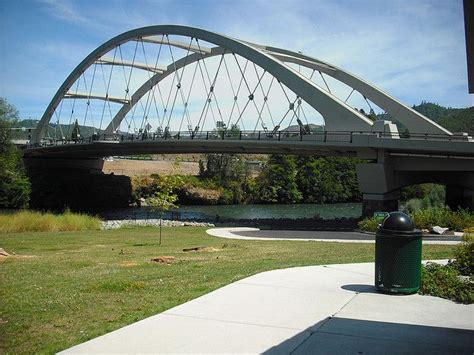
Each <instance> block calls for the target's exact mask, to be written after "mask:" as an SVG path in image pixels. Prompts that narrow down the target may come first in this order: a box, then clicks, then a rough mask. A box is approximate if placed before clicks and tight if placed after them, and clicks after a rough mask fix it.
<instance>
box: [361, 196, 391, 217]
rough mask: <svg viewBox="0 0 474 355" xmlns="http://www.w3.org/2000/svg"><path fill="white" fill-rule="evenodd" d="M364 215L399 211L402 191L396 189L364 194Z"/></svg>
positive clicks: (370, 215)
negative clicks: (383, 192)
mask: <svg viewBox="0 0 474 355" xmlns="http://www.w3.org/2000/svg"><path fill="white" fill-rule="evenodd" d="M362 198H363V200H362V216H364V217H372V216H373V215H374V212H393V211H398V199H399V198H400V192H399V191H394V192H389V193H386V194H363V195H362Z"/></svg>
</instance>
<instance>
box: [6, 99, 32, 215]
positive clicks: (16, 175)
mask: <svg viewBox="0 0 474 355" xmlns="http://www.w3.org/2000/svg"><path fill="white" fill-rule="evenodd" d="M17 119H18V111H17V110H16V108H15V107H14V106H12V105H10V104H8V103H7V101H6V100H5V99H4V98H0V208H23V207H26V206H27V205H28V201H29V197H30V191H31V186H30V182H29V180H28V178H27V176H26V174H25V172H24V170H23V168H22V166H21V158H20V154H19V152H18V150H17V149H16V147H15V146H14V145H13V143H12V142H11V139H12V136H11V124H12V122H13V121H15V120H17Z"/></svg>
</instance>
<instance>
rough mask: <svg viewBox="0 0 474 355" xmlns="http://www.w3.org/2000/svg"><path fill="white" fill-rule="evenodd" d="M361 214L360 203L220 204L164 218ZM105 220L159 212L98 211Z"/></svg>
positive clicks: (153, 215) (181, 210)
mask: <svg viewBox="0 0 474 355" xmlns="http://www.w3.org/2000/svg"><path fill="white" fill-rule="evenodd" d="M361 214H362V204H361V203H335V204H293V205H225V206H222V205H219V206H180V207H179V209H177V210H176V211H174V212H173V214H172V213H171V212H167V213H165V215H164V218H166V219H181V220H189V219H198V220H207V221H210V222H212V221H216V220H218V219H258V218H290V219H297V218H313V217H315V216H319V217H320V218H322V219H334V218H342V217H346V218H358V217H360V216H361ZM100 215H101V216H102V217H103V218H105V219H147V218H157V217H159V212H157V211H153V210H152V209H151V208H150V207H139V208H137V207H136V208H128V209H114V210H110V211H107V212H103V213H100Z"/></svg>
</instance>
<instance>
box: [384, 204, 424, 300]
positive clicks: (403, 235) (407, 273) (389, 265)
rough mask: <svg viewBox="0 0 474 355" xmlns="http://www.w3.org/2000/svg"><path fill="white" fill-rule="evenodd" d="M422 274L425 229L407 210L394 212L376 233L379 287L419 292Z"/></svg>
mask: <svg viewBox="0 0 474 355" xmlns="http://www.w3.org/2000/svg"><path fill="white" fill-rule="evenodd" d="M420 277H421V232H420V231H419V230H415V228H414V224H413V222H412V220H411V219H410V217H408V216H407V215H406V214H405V213H403V212H391V213H389V215H388V216H387V217H385V219H384V220H383V222H382V224H381V225H380V226H379V227H378V228H377V233H376V236H375V287H376V288H377V289H378V290H379V291H381V292H386V293H400V294H410V293H415V292H417V291H418V289H419V288H420Z"/></svg>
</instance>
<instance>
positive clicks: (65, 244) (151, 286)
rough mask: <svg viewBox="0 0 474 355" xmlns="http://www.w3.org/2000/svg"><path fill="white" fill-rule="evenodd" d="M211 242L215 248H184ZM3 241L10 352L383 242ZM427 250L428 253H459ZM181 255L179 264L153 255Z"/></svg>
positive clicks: (197, 238)
mask: <svg viewBox="0 0 474 355" xmlns="http://www.w3.org/2000/svg"><path fill="white" fill-rule="evenodd" d="M201 246H207V247H211V249H212V248H214V250H212V251H199V252H184V251H183V249H184V248H192V247H201ZM0 247H1V248H3V249H5V250H6V251H7V252H9V253H12V252H14V253H16V255H15V256H12V257H7V258H2V259H1V261H0V281H1V287H0V353H2V352H4V353H15V354H16V353H38V352H39V353H54V352H56V351H60V350H63V349H65V348H68V347H70V346H72V345H75V344H78V343H81V342H83V341H86V340H88V339H91V338H94V337H96V336H99V335H101V334H104V333H107V332H110V331H112V330H114V329H117V328H120V327H122V326H124V325H127V324H130V323H133V322H135V321H138V320H140V319H143V318H145V317H148V316H151V315H154V314H156V313H160V312H162V311H164V310H166V309H168V308H171V307H173V306H176V305H178V304H181V303H183V302H186V301H189V300H192V299H194V298H196V297H198V296H201V295H203V294H205V293H207V292H210V291H212V290H215V289H216V288H219V287H221V286H224V285H226V284H229V283H231V282H234V281H236V280H239V279H242V278H244V277H246V276H249V275H252V274H255V273H258V272H261V271H266V270H272V269H278V268H287V267H292V266H304V265H317V264H331V263H351V262H368V261H373V260H374V245H373V244H350V243H347V244H343V243H321V242H298V241H243V240H228V239H220V238H215V237H211V236H209V235H207V234H206V233H205V228H193V227H180V228H164V229H163V244H162V245H161V246H159V245H158V230H157V229H156V228H151V227H150V228H134V229H119V230H112V231H95V232H58V233H46V232H38V233H12V234H2V235H0ZM453 251H454V247H452V246H442V245H439V246H434V245H425V246H423V258H425V259H440V258H449V257H453ZM158 256H174V257H175V259H174V260H173V261H172V262H171V263H170V264H165V263H157V262H152V261H150V260H151V259H152V258H153V257H158Z"/></svg>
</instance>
